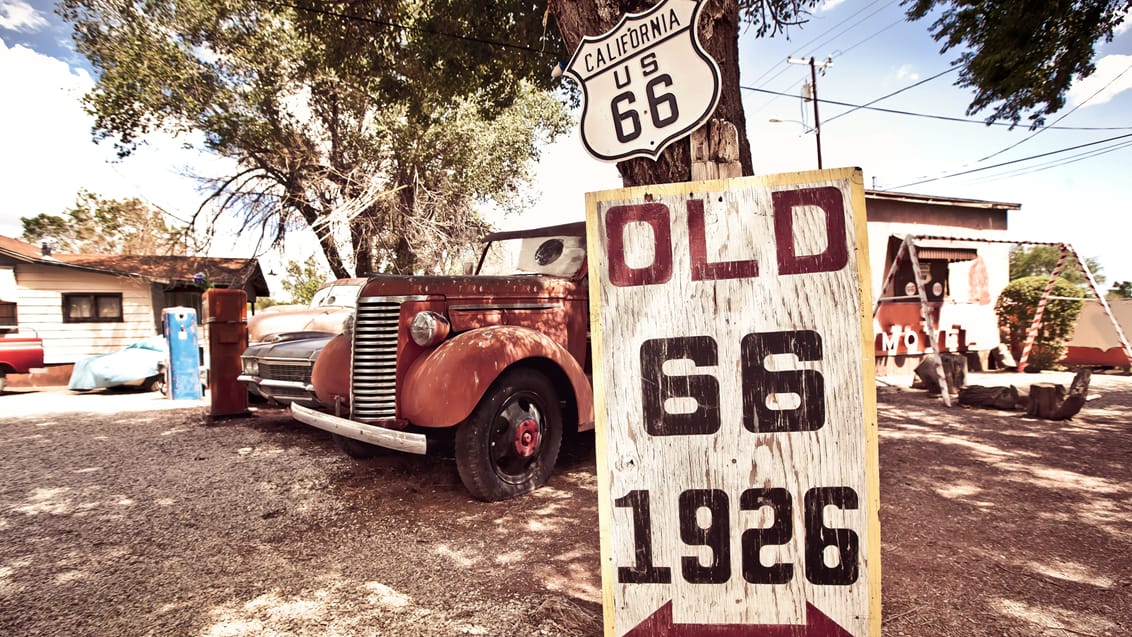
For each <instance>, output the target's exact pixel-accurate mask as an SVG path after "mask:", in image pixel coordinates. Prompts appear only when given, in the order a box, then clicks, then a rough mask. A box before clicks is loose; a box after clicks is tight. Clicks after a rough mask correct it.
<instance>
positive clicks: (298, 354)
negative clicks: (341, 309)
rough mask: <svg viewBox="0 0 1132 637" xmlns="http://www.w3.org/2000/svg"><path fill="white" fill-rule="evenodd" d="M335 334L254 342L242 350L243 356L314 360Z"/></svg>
mask: <svg viewBox="0 0 1132 637" xmlns="http://www.w3.org/2000/svg"><path fill="white" fill-rule="evenodd" d="M335 336H336V335H335V334H323V335H321V336H313V337H308V338H299V339H294V340H283V341H277V342H272V343H256V344H254V345H251V346H249V347H248V348H247V349H246V350H244V356H256V357H258V358H291V359H298V360H314V359H315V358H316V357H317V356H318V353H319V352H320V351H322V348H323V347H324V346H325V345H326V344H327V343H328V342H329V341H330V339H332V338H334V337H335Z"/></svg>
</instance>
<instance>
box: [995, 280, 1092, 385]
mask: <svg viewBox="0 0 1132 637" xmlns="http://www.w3.org/2000/svg"><path fill="white" fill-rule="evenodd" d="M1048 281H1049V277H1047V276H1028V277H1023V278H1021V279H1015V280H1013V281H1011V282H1010V283H1009V284H1007V286H1006V288H1005V289H1003V291H1002V294H999V295H998V302H997V303H995V306H994V312H995V314H997V315H998V326H999V328H1000V329H1001V330H1002V332H1003V334H1004V335H1005V339H1006V342H1007V344H1008V345H1009V346H1010V352H1011V354H1013V355H1014V358H1015V360H1021V358H1020V357H1021V356H1022V346H1023V345H1024V344H1025V343H1026V330H1028V329H1029V328H1030V324H1031V323H1032V322H1033V321H1034V312H1036V311H1037V309H1038V303H1039V302H1040V301H1041V298H1042V292H1043V291H1044V290H1045V287H1046V283H1047V282H1048ZM1050 296H1055V297H1056V296H1069V297H1076V298H1084V296H1085V293H1084V292H1082V291H1081V289H1080V288H1078V287H1077V286H1075V285H1073V284H1072V283H1070V282H1068V281H1066V280H1065V279H1061V278H1059V279H1057V280H1056V281H1054V284H1053V291H1052V292H1050ZM1082 305H1083V304H1082V303H1081V302H1079V301H1068V300H1060V299H1051V300H1050V301H1049V302H1048V303H1046V309H1045V311H1044V312H1043V313H1042V325H1041V328H1040V329H1039V330H1038V336H1037V338H1036V339H1034V346H1033V347H1032V348H1031V349H1030V358H1029V360H1027V361H1026V369H1028V370H1033V371H1037V370H1042V369H1049V368H1051V367H1053V366H1054V365H1055V364H1056V363H1057V361H1059V360H1061V357H1062V356H1064V355H1065V342H1066V341H1067V340H1068V339H1069V336H1070V335H1071V334H1072V333H1073V327H1074V326H1075V325H1076V324H1077V316H1078V315H1080V314H1081V307H1082Z"/></svg>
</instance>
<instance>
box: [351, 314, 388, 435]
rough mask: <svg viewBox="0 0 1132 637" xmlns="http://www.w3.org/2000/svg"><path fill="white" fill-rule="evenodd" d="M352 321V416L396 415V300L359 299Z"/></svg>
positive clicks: (359, 418)
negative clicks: (354, 317) (353, 321)
mask: <svg viewBox="0 0 1132 637" xmlns="http://www.w3.org/2000/svg"><path fill="white" fill-rule="evenodd" d="M356 316H357V318H356V322H355V324H354V348H353V350H354V351H353V360H352V363H353V367H352V369H353V372H352V377H351V380H352V393H353V400H351V401H350V405H351V411H352V415H353V418H354V419H355V420H359V421H363V422H364V421H371V420H381V419H385V418H395V417H396V416H397V330H398V326H399V324H400V320H401V302H400V300H399V299H397V300H391V299H383V298H360V299H358V311H357V315H356Z"/></svg>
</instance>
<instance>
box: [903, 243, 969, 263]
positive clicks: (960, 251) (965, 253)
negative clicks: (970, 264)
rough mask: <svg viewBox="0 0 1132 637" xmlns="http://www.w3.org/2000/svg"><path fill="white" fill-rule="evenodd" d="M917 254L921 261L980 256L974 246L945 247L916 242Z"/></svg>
mask: <svg viewBox="0 0 1132 637" xmlns="http://www.w3.org/2000/svg"><path fill="white" fill-rule="evenodd" d="M916 256H918V257H919V258H920V260H921V261H948V262H954V261H973V260H974V259H975V258H976V257H978V256H979V251H978V250H976V249H974V248H943V247H935V246H924V245H920V244H919V243H917V244H916Z"/></svg>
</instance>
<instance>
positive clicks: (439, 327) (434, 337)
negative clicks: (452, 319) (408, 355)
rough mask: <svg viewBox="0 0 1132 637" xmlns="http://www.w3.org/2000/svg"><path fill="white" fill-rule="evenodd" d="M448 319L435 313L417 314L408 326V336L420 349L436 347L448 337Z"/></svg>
mask: <svg viewBox="0 0 1132 637" xmlns="http://www.w3.org/2000/svg"><path fill="white" fill-rule="evenodd" d="M448 329H449V325H448V319H446V318H444V317H443V316H441V315H439V314H437V313H436V312H418V313H417V315H416V316H414V317H413V322H412V323H411V324H410V325H409V335H410V336H412V337H413V342H414V343H416V344H417V345H420V346H421V347H430V346H432V345H436V344H437V343H439V342H440V341H443V340H444V339H445V338H447V337H448Z"/></svg>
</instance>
